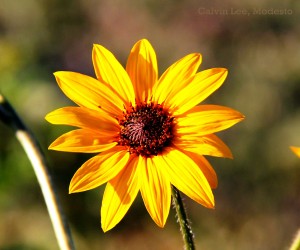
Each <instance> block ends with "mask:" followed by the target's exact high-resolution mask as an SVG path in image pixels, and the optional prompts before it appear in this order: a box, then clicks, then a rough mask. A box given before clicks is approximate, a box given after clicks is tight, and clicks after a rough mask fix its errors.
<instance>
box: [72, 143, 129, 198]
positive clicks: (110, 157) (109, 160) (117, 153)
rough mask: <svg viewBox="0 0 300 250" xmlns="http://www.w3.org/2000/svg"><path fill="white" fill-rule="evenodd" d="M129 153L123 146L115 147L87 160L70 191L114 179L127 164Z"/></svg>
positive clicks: (76, 190)
mask: <svg viewBox="0 0 300 250" xmlns="http://www.w3.org/2000/svg"><path fill="white" fill-rule="evenodd" d="M128 160H129V153H128V152H127V151H126V150H124V148H122V147H115V148H113V149H111V150H109V151H105V152H103V153H101V154H99V155H96V156H94V157H92V158H91V159H89V160H88V161H86V162H85V163H84V164H83V165H82V166H81V167H80V168H79V169H78V170H77V171H76V173H75V174H74V176H73V178H72V180H71V183H70V187H69V192H70V193H76V192H83V191H87V190H90V189H93V188H96V187H98V186H100V185H102V184H104V183H105V182H107V181H109V180H111V179H113V178H114V177H115V176H116V175H117V174H118V173H119V172H120V171H121V170H122V169H123V168H124V167H125V166H126V164H127V162H128Z"/></svg>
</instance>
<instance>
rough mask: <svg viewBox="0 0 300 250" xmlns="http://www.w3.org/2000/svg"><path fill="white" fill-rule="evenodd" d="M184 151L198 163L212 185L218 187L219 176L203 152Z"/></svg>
mask: <svg viewBox="0 0 300 250" xmlns="http://www.w3.org/2000/svg"><path fill="white" fill-rule="evenodd" d="M184 153H185V154H186V155H187V156H189V157H190V158H191V159H192V160H193V161H194V162H195V163H196V164H197V165H198V167H199V168H200V169H201V171H202V173H203V174H204V176H205V178H206V179H207V181H208V183H209V185H210V187H211V188H217V186H218V177H217V174H216V172H215V170H214V169H213V167H212V166H211V165H210V163H209V162H208V160H206V159H205V158H204V157H203V156H202V155H201V154H199V153H197V152H189V151H184Z"/></svg>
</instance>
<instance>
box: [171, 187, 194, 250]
mask: <svg viewBox="0 0 300 250" xmlns="http://www.w3.org/2000/svg"><path fill="white" fill-rule="evenodd" d="M172 196H173V205H174V207H175V210H176V213H177V217H178V223H179V225H180V231H181V233H182V237H183V241H184V248H185V249H186V250H194V249H195V243H194V234H193V232H192V228H191V226H190V223H189V220H188V218H187V214H186V211H185V208H184V204H183V201H182V198H181V195H180V192H179V190H178V189H177V188H176V187H174V186H172Z"/></svg>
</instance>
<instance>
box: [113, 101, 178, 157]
mask: <svg viewBox="0 0 300 250" xmlns="http://www.w3.org/2000/svg"><path fill="white" fill-rule="evenodd" d="M173 120H174V117H172V116H171V115H170V113H169V112H168V111H167V110H165V109H164V108H163V107H162V105H160V104H153V103H150V104H137V105H136V106H135V107H132V106H131V107H130V108H128V109H127V110H126V112H124V114H123V118H122V119H120V120H119V124H120V127H121V131H120V139H119V141H118V143H119V145H121V146H128V148H129V152H130V153H131V154H136V155H142V156H145V157H150V156H152V155H157V154H159V153H161V152H162V150H163V148H164V147H167V146H169V145H170V144H171V142H172V139H173V137H174V135H173V127H174V122H173Z"/></svg>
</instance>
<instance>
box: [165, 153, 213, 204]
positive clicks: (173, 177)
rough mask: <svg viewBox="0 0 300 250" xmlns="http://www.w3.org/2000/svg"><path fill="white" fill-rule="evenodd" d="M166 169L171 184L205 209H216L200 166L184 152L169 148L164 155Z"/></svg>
mask: <svg viewBox="0 0 300 250" xmlns="http://www.w3.org/2000/svg"><path fill="white" fill-rule="evenodd" d="M162 158H163V159H164V165H163V166H161V167H162V168H164V169H165V173H167V175H168V177H169V179H170V181H171V183H172V184H173V185H174V186H175V187H176V188H178V189H179V190H180V191H182V192H183V193H185V194H186V195H187V196H189V197H190V198H191V199H193V200H194V201H196V202H198V203H200V204H202V205H203V206H205V207H208V208H213V207H214V196H213V193H212V191H211V187H210V185H209V183H208V181H207V179H206V177H205V175H204V174H203V173H202V171H201V169H200V168H199V166H198V165H197V164H196V163H195V162H194V161H193V160H192V159H191V158H190V157H188V156H187V155H186V154H184V153H183V152H181V151H179V150H177V149H173V148H169V149H168V150H167V152H166V153H165V154H164V155H162Z"/></svg>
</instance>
